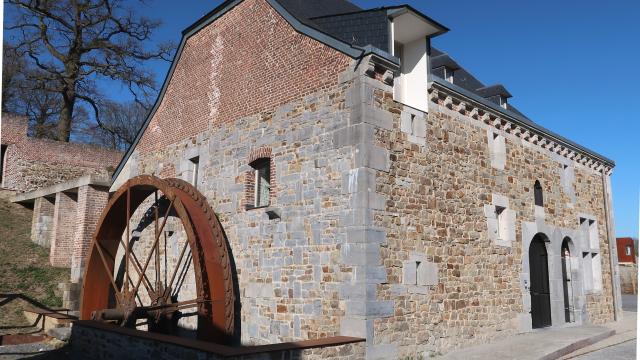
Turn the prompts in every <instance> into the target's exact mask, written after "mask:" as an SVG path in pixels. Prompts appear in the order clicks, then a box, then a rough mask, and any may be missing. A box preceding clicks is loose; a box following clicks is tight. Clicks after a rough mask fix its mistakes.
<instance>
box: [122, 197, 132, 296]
mask: <svg viewBox="0 0 640 360" xmlns="http://www.w3.org/2000/svg"><path fill="white" fill-rule="evenodd" d="M126 220H127V230H126V232H127V246H126V247H125V248H124V252H125V258H124V271H125V273H126V274H127V276H126V277H125V279H124V285H123V288H125V289H127V290H128V289H129V244H130V241H131V240H130V239H129V222H130V220H131V188H127V218H126Z"/></svg>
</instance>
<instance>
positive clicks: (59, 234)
mask: <svg viewBox="0 0 640 360" xmlns="http://www.w3.org/2000/svg"><path fill="white" fill-rule="evenodd" d="M77 203H78V195H77V194H76V193H65V192H59V193H56V201H55V207H54V211H53V229H52V232H53V237H52V238H51V249H50V253H49V262H51V265H52V266H56V267H67V268H68V267H71V254H72V253H73V245H74V232H75V228H76V224H77V219H76V214H77V212H76V211H77Z"/></svg>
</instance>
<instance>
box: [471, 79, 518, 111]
mask: <svg viewBox="0 0 640 360" xmlns="http://www.w3.org/2000/svg"><path fill="white" fill-rule="evenodd" d="M476 93H477V94H478V95H480V96H482V97H483V98H485V99H487V100H489V101H492V102H494V103H496V104H498V105H500V106H501V107H502V108H504V109H506V108H507V99H509V98H510V97H512V95H511V93H509V92H508V91H507V89H506V88H505V87H504V86H503V85H501V84H496V85H490V86H484V87H481V88H479V89H476Z"/></svg>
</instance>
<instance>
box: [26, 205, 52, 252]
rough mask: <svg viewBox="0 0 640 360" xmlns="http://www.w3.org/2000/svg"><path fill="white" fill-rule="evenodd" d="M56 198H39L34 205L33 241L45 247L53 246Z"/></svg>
mask: <svg viewBox="0 0 640 360" xmlns="http://www.w3.org/2000/svg"><path fill="white" fill-rule="evenodd" d="M54 203H55V197H54V198H46V197H41V198H37V199H36V200H35V201H34V204H33V219H32V221H31V241H33V242H34V243H36V244H38V245H40V246H43V247H49V246H51V237H52V235H53V215H54Z"/></svg>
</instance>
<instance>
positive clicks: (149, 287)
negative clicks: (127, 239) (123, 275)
mask: <svg viewBox="0 0 640 360" xmlns="http://www.w3.org/2000/svg"><path fill="white" fill-rule="evenodd" d="M120 245H122V247H123V248H124V247H125V244H124V243H123V242H122V239H120ZM129 255H130V256H131V259H132V260H133V263H132V265H133V269H134V270H135V271H136V273H138V277H144V282H143V284H144V287H145V288H146V289H147V293H149V294H151V293H153V291H154V290H153V286H152V285H151V281H150V280H149V278H148V277H147V274H146V273H143V272H142V265H141V264H140V260H138V257H137V256H136V253H135V251H133V249H131V250H130V251H129ZM127 277H128V278H129V282H130V283H133V279H131V276H129V275H128V274H127Z"/></svg>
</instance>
